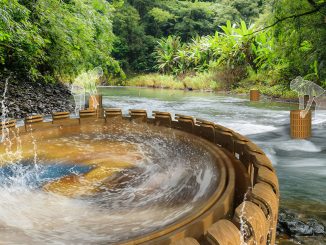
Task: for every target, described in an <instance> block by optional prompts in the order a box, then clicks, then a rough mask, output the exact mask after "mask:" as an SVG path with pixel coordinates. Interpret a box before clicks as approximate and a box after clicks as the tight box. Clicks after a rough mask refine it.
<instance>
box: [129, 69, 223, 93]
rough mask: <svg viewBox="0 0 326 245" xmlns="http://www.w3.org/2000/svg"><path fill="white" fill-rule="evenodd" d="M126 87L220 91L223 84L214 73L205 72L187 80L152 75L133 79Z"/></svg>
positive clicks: (186, 78)
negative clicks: (217, 80)
mask: <svg viewBox="0 0 326 245" xmlns="http://www.w3.org/2000/svg"><path fill="white" fill-rule="evenodd" d="M126 85H129V86H139V87H153V88H170V89H185V88H192V89H197V90H218V89H220V87H221V84H220V83H219V82H216V81H215V74H214V72H203V73H199V74H197V75H192V76H186V77H185V78H181V77H176V76H173V75H164V74H157V73H152V74H146V75H139V76H137V77H134V78H131V79H129V80H127V81H126Z"/></svg>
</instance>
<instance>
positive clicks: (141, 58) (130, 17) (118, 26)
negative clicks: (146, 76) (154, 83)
mask: <svg viewBox="0 0 326 245" xmlns="http://www.w3.org/2000/svg"><path fill="white" fill-rule="evenodd" d="M113 32H114V34H115V35H116V39H115V40H114V43H113V52H112V54H113V56H114V58H115V59H117V60H119V62H120V64H121V67H122V68H124V69H125V70H126V71H150V70H152V68H153V66H154V61H153V59H152V58H151V55H150V54H151V53H152V52H153V50H154V45H155V41H156V40H155V38H153V37H152V36H147V35H145V31H144V27H143V25H142V24H141V22H140V16H139V14H138V11H137V10H136V9H135V8H134V7H132V6H131V5H129V4H125V5H124V6H122V7H121V8H119V9H117V10H116V12H115V14H114V19H113Z"/></svg>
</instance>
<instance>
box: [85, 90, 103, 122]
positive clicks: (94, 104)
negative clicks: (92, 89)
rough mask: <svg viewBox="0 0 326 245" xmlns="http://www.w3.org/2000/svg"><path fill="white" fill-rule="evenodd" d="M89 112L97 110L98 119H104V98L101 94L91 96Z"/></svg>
mask: <svg viewBox="0 0 326 245" xmlns="http://www.w3.org/2000/svg"><path fill="white" fill-rule="evenodd" d="M88 105H89V106H88V107H89V110H96V113H97V117H98V118H104V110H103V97H102V95H100V94H95V95H91V96H90V97H89V101H88Z"/></svg>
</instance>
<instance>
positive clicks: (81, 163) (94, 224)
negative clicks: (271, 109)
mask: <svg viewBox="0 0 326 245" xmlns="http://www.w3.org/2000/svg"><path fill="white" fill-rule="evenodd" d="M137 127H138V125H136V124H135V125H133V126H132V127H131V128H126V127H122V128H123V130H124V131H123V132H121V131H119V130H115V129H114V130H113V129H112V130H111V131H110V130H109V131H105V130H104V129H102V128H101V127H98V128H96V127H94V126H93V127H92V130H91V131H90V132H85V130H81V131H78V130H77V131H76V130H75V131H72V132H70V133H69V132H67V133H65V135H64V136H62V137H57V136H56V137H51V134H50V133H49V135H44V133H43V136H44V137H43V138H38V140H37V142H35V145H37V148H35V147H34V146H33V144H30V142H31V139H33V138H36V137H37V135H30V134H27V135H22V136H21V141H22V144H21V151H22V154H21V156H20V158H18V160H15V161H14V160H12V161H10V163H9V164H6V162H5V160H4V159H6V158H4V159H2V161H1V164H2V165H1V164H0V166H2V167H0V234H1V238H0V243H5V244H44V243H47V244H57V243H64V244H93V243H94V244H98V243H105V244H111V243H114V242H119V241H124V240H127V239H130V238H134V237H138V236H140V235H142V234H147V233H150V232H153V231H156V230H158V229H160V228H162V227H164V226H167V225H171V224H174V222H175V221H178V220H179V219H181V218H183V217H186V216H187V215H190V214H191V213H192V212H193V211H194V210H197V209H198V207H201V206H202V205H204V204H205V201H206V200H208V199H209V198H210V196H211V195H212V193H213V192H214V191H215V188H216V186H217V182H218V176H219V173H218V170H217V168H216V166H215V163H214V161H213V158H212V156H211V155H210V153H209V152H207V151H205V150H204V148H202V147H200V145H197V146H196V147H194V145H193V142H191V141H190V140H187V139H186V138H180V137H177V136H176V135H174V133H173V132H172V131H170V130H168V129H166V131H167V133H165V134H162V133H159V132H156V131H151V129H150V128H145V129H144V128H137ZM103 130H104V131H103ZM144 132H145V133H144ZM170 132H171V133H170ZM176 149H177V150H176ZM22 159H23V160H22ZM35 159H36V160H35ZM198 163H200V164H198ZM107 166H110V167H107ZM112 166H115V168H116V169H115V170H116V171H115V172H114V173H113V174H110V172H108V171H109V170H110V171H111V170H112ZM93 170H95V171H94V172H92V171H93ZM107 172H108V173H107ZM87 173H93V174H91V176H92V175H95V177H96V179H100V178H101V176H102V174H103V173H104V174H105V179H103V181H95V182H94V181H93V179H92V177H90V176H89V175H87ZM83 174H85V175H83ZM69 176H75V178H77V179H78V181H74V179H75V178H70V179H69V178H68V179H67V177H69ZM79 176H81V177H79ZM61 180H64V181H61ZM66 182H68V184H67V185H66ZM80 184H81V188H80V189H82V191H83V192H82V193H80V195H79V194H78V195H73V194H76V190H80V189H78V188H77V189H76V186H77V187H78V186H79V185H80ZM70 188H72V189H71V190H72V191H71V190H70ZM49 190H50V191H49Z"/></svg>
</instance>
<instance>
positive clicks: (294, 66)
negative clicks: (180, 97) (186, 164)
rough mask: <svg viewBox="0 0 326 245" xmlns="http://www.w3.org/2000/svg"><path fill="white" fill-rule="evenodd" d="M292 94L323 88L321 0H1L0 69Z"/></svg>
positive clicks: (325, 29) (325, 51)
mask: <svg viewBox="0 0 326 245" xmlns="http://www.w3.org/2000/svg"><path fill="white" fill-rule="evenodd" d="M98 66H101V67H102V69H103V70H104V74H105V79H103V80H105V81H107V83H109V84H113V83H114V84H127V85H139V86H153V87H170V88H186V87H191V88H194V89H196V88H198V89H223V90H226V89H227V90H229V89H233V90H237V91H239V92H243V91H246V90H248V89H250V88H252V87H256V88H260V89H261V90H262V91H263V92H264V93H266V94H270V95H275V96H285V97H286V96H291V94H290V93H288V92H287V91H288V84H289V82H290V81H291V79H293V78H295V77H296V76H299V75H301V76H303V77H305V78H306V79H309V80H312V81H315V82H317V83H318V84H320V85H322V86H324V87H325V88H326V69H325V68H326V1H325V0H296V1H293V0H206V1H204V0H202V1H197V0H193V1H190V0H188V1H186V0H183V1H182V0H165V1H164V0H125V1H123V0H111V1H106V0H0V72H1V73H14V74H17V75H18V76H19V77H21V79H29V80H33V81H44V82H53V83H55V82H57V81H62V82H72V81H74V79H75V78H76V77H77V76H78V75H80V74H81V73H83V72H86V71H88V70H91V69H93V68H94V67H98Z"/></svg>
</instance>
